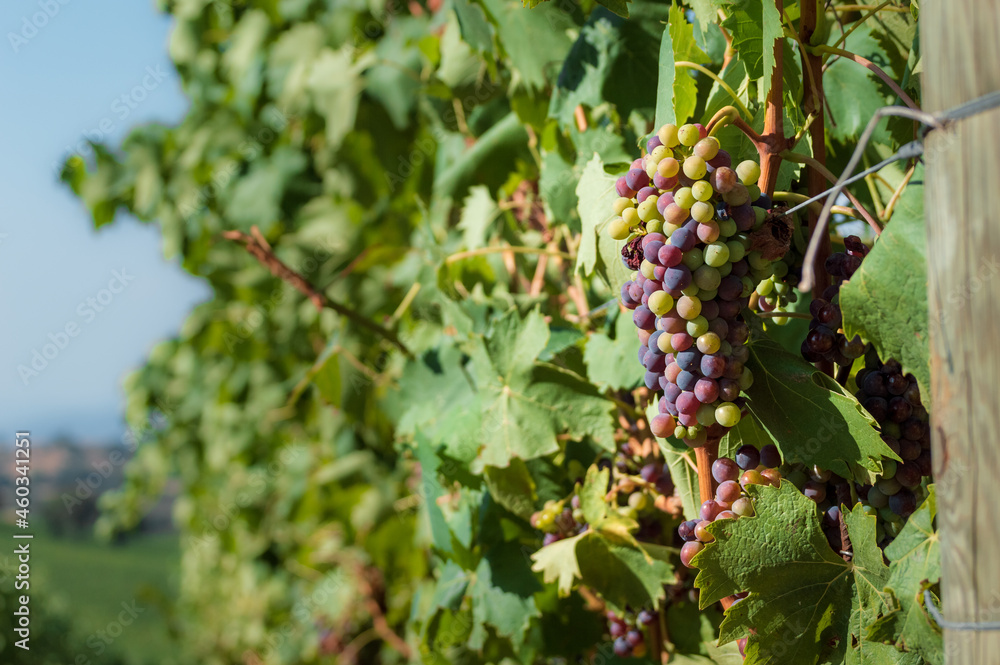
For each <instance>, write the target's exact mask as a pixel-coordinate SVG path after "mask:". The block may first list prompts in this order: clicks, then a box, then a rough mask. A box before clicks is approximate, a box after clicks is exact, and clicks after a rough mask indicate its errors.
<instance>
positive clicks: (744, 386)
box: [660, 335, 753, 392]
mask: <svg viewBox="0 0 1000 665" xmlns="http://www.w3.org/2000/svg"><path fill="white" fill-rule="evenodd" d="M660 337H665V335H660ZM752 385H753V372H751V371H750V368H749V367H744V368H743V373H742V374H740V390H742V391H744V392H746V391H747V390H750V386H752Z"/></svg>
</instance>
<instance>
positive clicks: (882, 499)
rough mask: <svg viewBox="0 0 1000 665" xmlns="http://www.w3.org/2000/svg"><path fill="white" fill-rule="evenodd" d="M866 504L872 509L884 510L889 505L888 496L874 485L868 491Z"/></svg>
mask: <svg viewBox="0 0 1000 665" xmlns="http://www.w3.org/2000/svg"><path fill="white" fill-rule="evenodd" d="M868 503H869V505H871V506H872V507H874V508H885V507H886V506H888V505H889V495H888V494H886V493H884V492H883V491H882V490H880V489H879V488H878V486H877V485H876V486H874V487H872V488H871V489H869V490H868Z"/></svg>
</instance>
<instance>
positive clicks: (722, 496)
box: [715, 480, 742, 503]
mask: <svg viewBox="0 0 1000 665" xmlns="http://www.w3.org/2000/svg"><path fill="white" fill-rule="evenodd" d="M741 494H742V489H741V488H740V484H739V483H738V482H736V481H735V480H727V481H725V482H722V483H720V484H719V487H718V488H716V490H715V498H716V500H717V501H725V502H726V503H732V502H733V501H736V499H738V498H740V496H741Z"/></svg>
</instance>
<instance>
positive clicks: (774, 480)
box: [760, 469, 781, 487]
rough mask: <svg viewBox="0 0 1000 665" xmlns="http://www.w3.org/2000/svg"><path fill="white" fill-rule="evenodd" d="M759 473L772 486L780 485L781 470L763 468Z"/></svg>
mask: <svg viewBox="0 0 1000 665" xmlns="http://www.w3.org/2000/svg"><path fill="white" fill-rule="evenodd" d="M760 475H761V476H763V477H764V480H765V481H767V483H768V484H769V485H771V486H772V487H781V472H780V471H778V470H777V469H764V470H763V471H761V472H760Z"/></svg>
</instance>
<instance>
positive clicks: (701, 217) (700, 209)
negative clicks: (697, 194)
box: [691, 183, 715, 223]
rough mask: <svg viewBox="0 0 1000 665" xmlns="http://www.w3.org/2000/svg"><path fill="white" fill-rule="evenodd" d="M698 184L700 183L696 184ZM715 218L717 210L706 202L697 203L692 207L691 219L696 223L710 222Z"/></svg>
mask: <svg viewBox="0 0 1000 665" xmlns="http://www.w3.org/2000/svg"><path fill="white" fill-rule="evenodd" d="M695 184H698V183H695ZM713 217H715V208H713V207H712V206H711V205H709V204H708V203H705V202H704V201H696V202H695V204H694V205H693V206H691V218H692V219H694V221H696V222H702V223H704V222H710V221H712V218H713Z"/></svg>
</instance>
